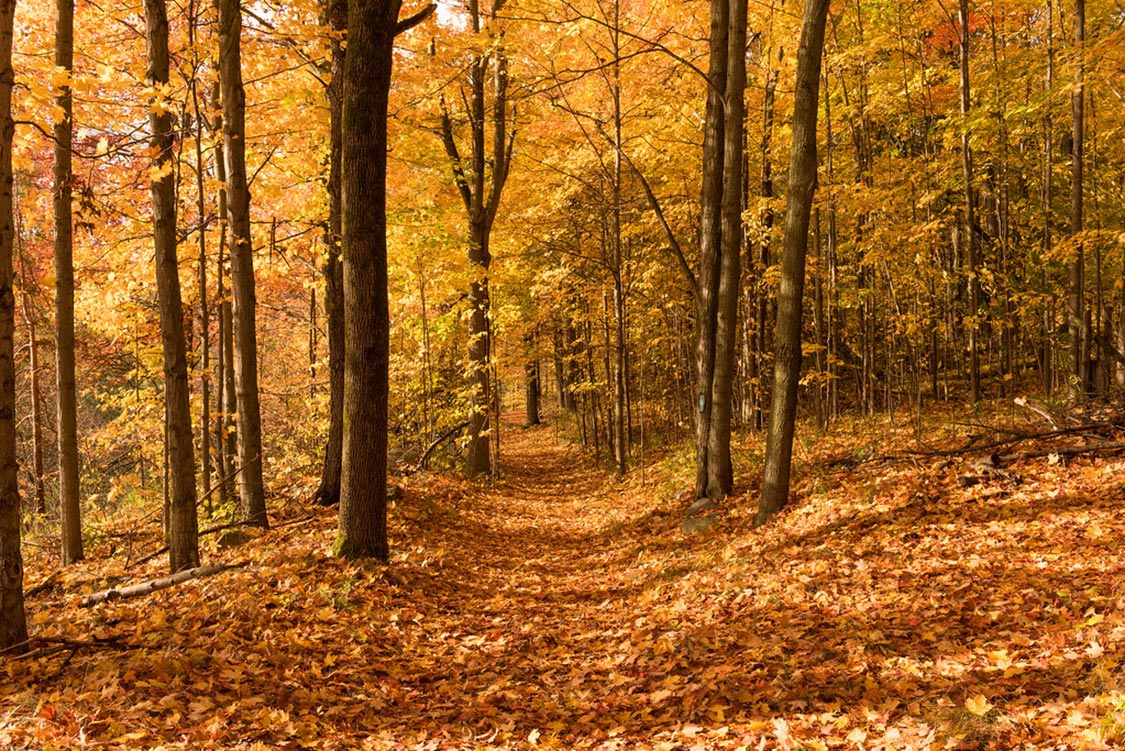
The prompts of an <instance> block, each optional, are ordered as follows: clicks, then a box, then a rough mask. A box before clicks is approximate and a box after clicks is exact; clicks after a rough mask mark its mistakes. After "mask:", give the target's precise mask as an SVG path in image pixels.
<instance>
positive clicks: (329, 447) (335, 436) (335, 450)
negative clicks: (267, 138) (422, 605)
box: [313, 0, 348, 506]
mask: <svg viewBox="0 0 1125 751" xmlns="http://www.w3.org/2000/svg"><path fill="white" fill-rule="evenodd" d="M325 15H326V16H327V21H328V26H329V29H330V30H331V31H332V32H333V36H332V78H331V79H330V81H329V84H328V90H327V94H328V113H329V115H328V117H329V129H330V136H329V156H328V159H329V164H328V231H327V232H326V233H325V235H326V237H325V244H326V245H327V247H328V256H327V258H326V259H325V262H324V268H323V269H322V272H323V274H324V314H325V320H326V322H327V324H326V325H327V328H328V410H329V418H328V442H327V444H326V445H325V447H324V469H323V471H322V472H321V475H320V486H319V487H318V488H317V489H316V493H315V494H314V495H313V500H314V501H315V502H316V503H318V504H320V505H321V506H332V505H335V504H336V503H339V501H340V472H341V469H342V462H343V450H344V347H345V344H344V342H345V339H344V266H343V259H342V258H341V257H340V237H341V233H342V227H341V219H340V150H341V140H340V139H341V132H340V130H341V127H340V118H341V114H342V102H343V88H344V46H343V44H342V43H341V39H340V38H339V36H338V34H340V33H343V32H344V30H345V29H346V28H347V22H348V0H327V3H326V8H325Z"/></svg>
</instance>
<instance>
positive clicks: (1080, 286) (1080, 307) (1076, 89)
mask: <svg viewBox="0 0 1125 751" xmlns="http://www.w3.org/2000/svg"><path fill="white" fill-rule="evenodd" d="M1085 41H1086V1H1085V0H1075V2H1074V44H1075V46H1076V47H1077V49H1078V57H1077V63H1076V64H1077V68H1076V70H1075V72H1074V86H1073V88H1072V89H1071V93H1070V121H1071V152H1070V235H1071V237H1072V238H1074V241H1075V251H1074V252H1075V256H1074V260H1072V261H1071V263H1070V275H1069V278H1068V284H1067V308H1068V312H1069V316H1068V318H1069V327H1068V333H1069V335H1070V388H1069V395H1070V401H1071V402H1077V401H1081V400H1082V399H1084V398H1085V397H1086V395H1087V394H1088V393H1089V390H1090V389H1089V378H1088V377H1087V376H1088V374H1087V368H1086V360H1087V357H1088V350H1087V347H1086V342H1087V337H1086V325H1085V322H1086V303H1085V299H1084V298H1085V287H1086V279H1085V276H1086V268H1085V261H1086V259H1085V250H1084V248H1083V242H1082V237H1081V236H1082V230H1083V216H1082V213H1083V204H1082V181H1083V175H1082V169H1083V159H1082V157H1083V149H1084V146H1085V123H1084V119H1085V109H1084V108H1085V82H1084V61H1083V59H1082V56H1083V55H1084V54H1085Z"/></svg>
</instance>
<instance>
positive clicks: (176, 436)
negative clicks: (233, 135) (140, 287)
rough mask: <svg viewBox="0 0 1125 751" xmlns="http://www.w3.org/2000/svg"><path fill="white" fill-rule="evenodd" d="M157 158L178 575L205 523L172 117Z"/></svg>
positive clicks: (148, 14) (151, 36)
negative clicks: (199, 502) (179, 253)
mask: <svg viewBox="0 0 1125 751" xmlns="http://www.w3.org/2000/svg"><path fill="white" fill-rule="evenodd" d="M145 25H146V39H147V42H148V72H147V74H146V79H147V83H148V85H149V86H154V87H160V86H166V85H167V84H168V16H167V11H166V9H165V5H164V0H145ZM149 126H150V128H151V130H152V132H151V135H150V136H149V149H150V151H151V153H152V155H153V157H152V175H153V178H152V205H153V239H154V241H155V246H156V287H157V295H158V297H159V302H160V334H161V339H162V340H163V344H164V414H165V419H166V424H167V429H168V462H169V464H168V469H167V475H166V476H167V477H168V485H169V494H170V495H169V498H170V500H169V508H168V511H169V514H168V516H167V517H166V518H167V525H166V526H167V529H168V551H169V563H170V565H171V569H172V573H175V572H177V571H181V570H183V569H188V568H195V567H196V566H198V565H199V524H198V520H197V518H196V508H195V453H194V452H195V448H194V446H193V445H192V429H191V403H190V399H189V393H188V372H187V370H188V369H187V343H186V338H185V335H184V310H183V302H182V300H181V297H180V270H179V264H178V262H177V259H176V183H175V172H174V169H173V165H172V152H173V149H174V148H175V136H174V130H173V129H174V128H175V122H174V119H173V115H172V113H171V112H167V111H164V110H158V109H156V108H153V109H152V111H151V113H150V115H149Z"/></svg>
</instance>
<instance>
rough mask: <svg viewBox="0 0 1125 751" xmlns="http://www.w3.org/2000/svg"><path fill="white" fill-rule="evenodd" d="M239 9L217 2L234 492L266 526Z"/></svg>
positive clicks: (232, 2)
mask: <svg viewBox="0 0 1125 751" xmlns="http://www.w3.org/2000/svg"><path fill="white" fill-rule="evenodd" d="M241 39H242V6H241V2H240V0H219V78H220V81H221V84H222V99H223V145H224V154H225V157H226V170H227V181H226V182H227V184H226V188H227V190H226V193H227V214H228V224H229V226H230V261H231V293H232V295H231V296H232V300H233V311H232V319H233V328H234V375H235V388H236V389H237V402H238V463H239V470H240V472H239V475H238V490H239V496H240V499H241V515H242V518H243V520H244V521H249V522H253V523H254V524H256V525H257V526H260V527H268V526H269V520H268V518H267V516H266V498H265V485H264V483H263V481H262V417H261V407H260V405H259V402H258V335H257V330H256V323H255V306H256V304H257V303H256V300H255V292H254V253H253V245H252V244H251V237H250V186H249V184H248V183H247V179H246V92H245V90H244V89H243V86H242V52H241Z"/></svg>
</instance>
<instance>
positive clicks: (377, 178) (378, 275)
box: [335, 0, 399, 560]
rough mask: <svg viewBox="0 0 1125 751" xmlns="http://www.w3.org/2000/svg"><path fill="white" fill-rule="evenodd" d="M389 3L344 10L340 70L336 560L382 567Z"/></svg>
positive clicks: (374, 1) (365, 1) (393, 14)
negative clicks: (340, 387)
mask: <svg viewBox="0 0 1125 751" xmlns="http://www.w3.org/2000/svg"><path fill="white" fill-rule="evenodd" d="M398 8H399V0H350V2H349V7H348V53H347V58H346V61H345V64H344V99H343V123H342V131H341V134H342V150H341V168H342V177H343V204H342V209H343V232H344V234H343V242H344V322H345V324H344V325H345V333H344V336H345V340H346V341H347V348H346V350H345V353H344V411H345V414H347V416H348V420H347V421H346V422H345V424H344V453H343V478H342V479H343V482H342V485H341V491H340V522H339V534H338V536H337V538H336V548H335V549H336V553H337V555H341V556H346V557H373V558H378V559H380V560H386V559H387V557H388V555H389V548H388V544H387V483H386V475H387V398H388V393H387V370H388V366H389V351H390V312H389V309H388V302H387V216H386V214H387V194H386V180H387V100H388V97H389V95H390V87H391V62H392V48H393V44H394V30H395V24H396V19H397V17H398Z"/></svg>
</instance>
